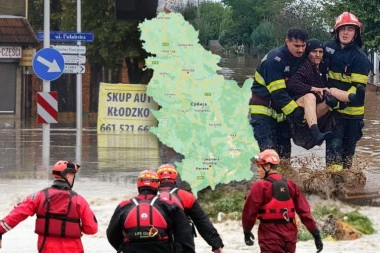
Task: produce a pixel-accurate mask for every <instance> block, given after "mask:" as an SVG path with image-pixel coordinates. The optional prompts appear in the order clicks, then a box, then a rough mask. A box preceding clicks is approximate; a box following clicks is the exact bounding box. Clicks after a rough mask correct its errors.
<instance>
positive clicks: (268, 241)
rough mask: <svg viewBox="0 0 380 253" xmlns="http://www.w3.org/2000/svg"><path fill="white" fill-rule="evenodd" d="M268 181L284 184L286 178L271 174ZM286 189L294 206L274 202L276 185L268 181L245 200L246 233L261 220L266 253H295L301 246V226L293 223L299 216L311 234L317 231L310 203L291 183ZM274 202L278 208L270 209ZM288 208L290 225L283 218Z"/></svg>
mask: <svg viewBox="0 0 380 253" xmlns="http://www.w3.org/2000/svg"><path fill="white" fill-rule="evenodd" d="M268 178H271V179H272V180H282V176H281V175H279V174H277V173H273V174H269V175H268ZM286 185H287V186H288V191H289V194H290V197H291V201H292V203H289V202H278V201H273V199H274V198H273V186H272V182H271V181H269V180H266V179H264V180H259V181H257V182H254V183H253V184H252V186H251V189H250V191H249V193H248V196H247V198H246V200H245V203H244V208H243V215H242V225H243V230H244V232H250V231H251V230H252V228H253V226H254V224H255V222H256V220H257V219H258V218H260V219H261V221H260V224H259V229H258V241H259V245H260V249H261V252H262V253H285V252H290V253H293V252H295V250H296V242H297V225H296V224H295V222H294V219H293V217H294V214H295V213H297V214H298V216H299V218H300V220H301V222H302V223H303V224H304V225H305V226H306V228H307V229H308V230H309V232H310V233H312V232H313V231H316V230H317V226H316V223H315V221H314V219H313V217H312V216H311V213H310V206H309V203H308V202H307V200H306V199H305V197H304V196H303V195H302V193H301V190H300V189H299V188H298V186H297V185H296V184H295V183H294V182H293V181H291V180H286ZM270 201H272V203H273V202H274V205H272V206H269V207H268V206H266V205H267V204H268V203H270ZM289 205H290V206H294V210H291V209H292V208H291V207H290V206H289ZM285 208H287V210H288V214H287V217H288V218H289V220H288V221H287V220H285V219H284V217H283V214H282V212H283V210H284V209H285ZM292 216H293V217H292ZM275 217H277V218H275Z"/></svg>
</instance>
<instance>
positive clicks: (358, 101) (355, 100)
mask: <svg viewBox="0 0 380 253" xmlns="http://www.w3.org/2000/svg"><path fill="white" fill-rule="evenodd" d="M364 97H365V88H364V86H363V85H358V86H357V87H356V93H352V94H350V95H348V99H349V100H350V103H351V104H352V105H364Z"/></svg>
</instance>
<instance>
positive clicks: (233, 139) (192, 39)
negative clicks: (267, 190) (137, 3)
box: [139, 13, 258, 193]
mask: <svg viewBox="0 0 380 253" xmlns="http://www.w3.org/2000/svg"><path fill="white" fill-rule="evenodd" d="M139 28H140V29H141V40H142V41H144V43H143V47H144V49H145V50H146V51H147V52H150V53H151V54H153V55H155V57H149V58H148V59H147V60H146V64H147V67H148V68H151V69H153V70H154V74H153V77H152V79H151V81H150V82H149V84H148V87H147V94H148V95H149V96H151V97H153V99H154V100H155V101H156V102H157V103H158V105H160V106H161V108H160V109H159V110H154V111H152V112H153V115H154V116H155V117H156V118H157V120H158V122H159V123H158V127H151V128H150V131H151V132H152V133H153V134H155V135H156V136H157V137H158V138H159V140H160V141H161V142H162V143H164V144H165V145H166V146H168V147H172V148H173V149H174V150H175V151H176V152H178V153H181V154H183V155H184V156H185V158H184V159H183V160H182V161H181V162H180V163H177V164H176V166H177V168H178V171H179V173H180V175H181V178H182V179H183V180H185V181H187V182H188V183H189V184H190V185H191V187H192V190H193V192H194V193H198V191H200V190H202V189H203V188H206V187H207V186H211V188H212V189H214V188H215V186H216V185H217V184H219V183H223V184H227V183H229V182H231V181H242V180H244V179H246V180H248V179H251V178H252V176H253V173H252V172H251V162H250V159H251V158H252V157H253V156H254V155H256V154H257V153H258V146H257V143H256V140H255V139H254V137H253V131H252V127H251V126H250V124H249V120H248V113H249V106H248V101H249V99H250V96H251V91H250V88H251V85H252V79H248V80H246V81H245V83H244V85H243V87H242V88H240V87H239V86H238V85H237V83H236V82H235V81H231V80H225V79H224V77H223V76H222V75H218V74H217V72H216V71H217V70H219V69H220V67H219V66H218V65H217V63H218V62H219V60H220V57H219V56H218V55H213V54H212V53H211V52H209V51H207V50H205V49H204V48H203V47H202V46H201V45H200V44H199V40H198V32H197V31H195V29H194V28H193V27H192V26H191V25H190V24H189V23H188V22H187V21H185V20H184V18H183V17H182V15H181V14H175V13H170V14H166V13H160V14H159V15H158V16H157V17H156V18H155V19H152V20H148V21H145V22H143V23H141V24H140V26H139Z"/></svg>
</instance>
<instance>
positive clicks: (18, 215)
mask: <svg viewBox="0 0 380 253" xmlns="http://www.w3.org/2000/svg"><path fill="white" fill-rule="evenodd" d="M78 169H79V165H77V164H75V163H72V162H69V161H58V162H57V163H56V164H55V165H54V167H53V169H52V174H53V176H54V177H55V180H54V182H53V184H52V186H51V187H48V188H46V189H43V190H41V191H38V192H36V193H34V194H32V195H29V196H27V197H26V198H25V199H24V200H23V201H22V202H21V203H19V204H18V205H17V206H16V207H15V208H14V209H13V210H12V211H11V212H10V213H9V214H8V215H7V216H6V217H5V218H3V219H2V220H1V221H0V234H1V235H2V234H4V233H6V232H8V231H9V230H11V229H13V228H14V227H16V226H17V224H19V223H20V222H21V221H23V220H25V219H26V218H27V217H28V216H33V215H34V214H36V216H37V219H36V224H35V231H34V232H35V233H37V234H38V242H37V247H38V252H39V253H67V252H70V253H83V252H84V249H83V245H82V241H81V236H82V233H85V234H89V235H91V234H95V233H96V232H97V231H98V223H97V221H96V217H95V215H94V213H93V212H92V210H91V209H90V206H89V204H88V203H87V201H86V200H85V199H84V198H83V197H82V196H81V195H79V194H77V193H76V192H74V191H72V190H71V188H72V187H73V185H74V180H75V174H76V173H77V172H78Z"/></svg>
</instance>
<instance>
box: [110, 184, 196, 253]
mask: <svg viewBox="0 0 380 253" xmlns="http://www.w3.org/2000/svg"><path fill="white" fill-rule="evenodd" d="M155 197H156V194H155V191H153V190H151V189H140V194H139V195H138V196H136V197H135V198H132V199H130V200H126V201H123V202H121V203H120V204H119V205H118V206H117V208H116V210H115V212H114V214H113V215H112V218H111V220H110V223H109V225H108V228H107V238H108V241H109V243H110V244H111V245H112V247H114V248H115V249H116V250H122V252H133V253H146V252H150V253H170V252H175V251H174V250H175V249H173V247H174V246H173V245H174V243H173V238H174V241H175V242H176V243H178V244H180V245H181V247H182V248H183V250H184V252H185V253H195V245H194V239H193V236H192V230H191V227H190V225H189V222H188V219H187V217H186V215H185V214H184V213H183V212H182V211H181V209H180V208H179V207H178V206H177V205H175V204H174V203H172V202H170V201H167V202H166V201H163V200H160V199H159V198H158V197H157V198H155ZM142 203H148V204H149V205H150V206H152V209H151V210H150V211H147V210H146V211H143V210H140V211H138V209H137V206H140V207H141V209H142V208H143V205H144V204H142ZM151 214H152V215H151ZM137 217H141V218H140V219H138V218H137ZM145 222H146V224H143V223H145ZM147 224H149V225H147ZM152 227H155V228H156V229H157V234H152V233H148V231H151V230H150V228H152Z"/></svg>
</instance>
